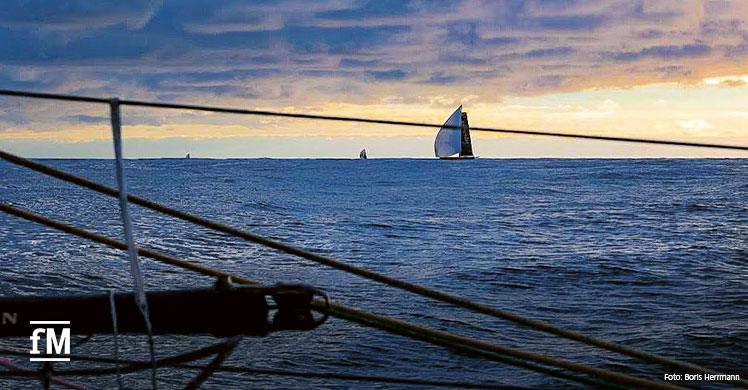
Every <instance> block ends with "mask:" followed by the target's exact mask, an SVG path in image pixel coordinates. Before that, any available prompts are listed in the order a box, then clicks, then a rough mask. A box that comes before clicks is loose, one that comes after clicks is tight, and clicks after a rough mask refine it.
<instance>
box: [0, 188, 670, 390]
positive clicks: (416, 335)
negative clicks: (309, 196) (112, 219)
mask: <svg viewBox="0 0 748 390" xmlns="http://www.w3.org/2000/svg"><path fill="white" fill-rule="evenodd" d="M0 211H2V212H5V213H7V214H10V215H14V216H16V217H19V218H22V219H25V220H28V221H32V222H36V223H39V224H42V225H45V226H47V227H51V228H54V229H57V230H60V231H63V232H66V233H69V234H72V235H76V236H78V237H81V238H85V239H88V240H91V241H95V242H98V243H101V244H104V245H107V246H110V247H113V248H116V249H120V250H127V244H125V243H123V242H121V241H117V240H114V239H112V238H109V237H106V236H102V235H99V234H97V233H93V232H90V231H87V230H84V229H81V228H77V227H75V226H72V225H68V224H65V223H62V222H59V221H55V220H52V219H49V218H47V217H44V216H41V215H39V214H35V213H32V212H30V211H26V210H21V209H19V208H16V207H14V206H11V205H9V204H5V203H0ZM138 253H139V254H140V255H141V256H146V257H150V258H152V259H154V260H157V261H161V262H164V263H167V264H171V265H176V266H179V267H183V268H185V269H192V270H200V271H198V272H200V273H202V274H203V275H207V276H213V277H231V279H232V280H233V281H235V282H237V283H239V284H249V285H256V284H257V282H255V281H253V280H251V279H246V278H244V277H241V276H238V275H233V274H230V273H226V272H224V271H219V270H215V269H213V268H210V267H205V266H201V265H198V264H194V263H191V262H188V261H184V260H181V259H178V258H176V257H173V256H170V255H167V254H164V253H161V252H158V251H154V250H150V249H145V248H139V249H138ZM312 306H313V307H314V308H315V309H316V310H318V311H323V310H324V312H325V313H327V314H329V315H331V316H335V317H337V318H340V319H345V320H348V321H353V322H356V323H359V324H361V325H365V326H368V327H374V328H377V329H380V330H384V331H387V332H389V333H393V334H398V335H401V336H406V337H409V338H413V339H418V340H421V341H425V342H428V343H430V344H434V345H439V346H443V347H448V348H451V349H454V350H457V351H461V352H466V353H469V354H477V355H479V356H481V357H483V358H485V359H489V360H493V361H498V362H501V363H508V364H513V363H512V361H511V360H508V359H506V358H505V356H509V357H512V358H514V359H520V360H525V361H530V362H533V363H536V364H540V365H546V366H551V367H556V368H560V369H563V370H569V371H573V372H577V373H581V374H586V375H589V376H590V377H591V379H593V380H602V381H603V383H605V382H613V383H614V384H619V385H624V386H636V387H639V388H647V389H680V388H682V387H679V386H675V385H672V384H669V383H664V382H658V381H651V380H648V379H642V378H637V377H633V376H630V375H627V374H622V373H618V372H615V371H610V370H607V369H602V368H597V367H592V366H588V365H585V364H581V363H575V362H572V361H569V360H566V359H560V358H554V357H548V356H545V355H541V354H537V353H532V352H525V351H522V350H517V349H514V348H509V347H505V346H501V345H498V344H494V343H490V342H487V341H483V340H478V339H474V338H470V337H465V336H460V335H456V334H453V333H449V332H444V331H438V330H434V329H431V328H427V327H424V326H420V325H415V324H412V323H408V322H406V321H402V320H397V319H394V318H391V317H386V316H380V315H376V314H373V313H368V312H365V311H362V310H358V309H355V308H351V307H347V306H344V305H341V304H336V303H330V304H329V305H328V304H321V303H319V302H313V303H312ZM543 373H546V374H549V375H552V374H551V373H548V372H543Z"/></svg>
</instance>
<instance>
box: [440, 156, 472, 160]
mask: <svg viewBox="0 0 748 390" xmlns="http://www.w3.org/2000/svg"><path fill="white" fill-rule="evenodd" d="M476 158H478V156H447V157H439V160H475V159H476Z"/></svg>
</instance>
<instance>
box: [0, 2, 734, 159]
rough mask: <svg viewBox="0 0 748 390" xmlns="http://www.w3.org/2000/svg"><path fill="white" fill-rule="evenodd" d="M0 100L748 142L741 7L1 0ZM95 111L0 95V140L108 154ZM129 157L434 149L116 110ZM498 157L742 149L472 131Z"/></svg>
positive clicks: (299, 127) (353, 135)
mask: <svg viewBox="0 0 748 390" xmlns="http://www.w3.org/2000/svg"><path fill="white" fill-rule="evenodd" d="M0 89H18V90H30V91H38V92H52V93H69V94H78V95H90V96H97V97H112V96H117V97H120V98H131V99H142V100H154V101H163V102H182V103H193V104H205V105H218V106H227V107H241V108H250V109H262V110H276V111H286V112H303V113H312V114H321V115H343V116H360V117H366V118H380V119H388V120H403V121H417V122H428V123H442V122H443V121H444V120H445V119H446V118H447V117H448V116H449V115H450V114H451V112H452V111H453V110H454V109H455V108H456V107H457V106H458V105H460V104H462V105H463V107H464V110H465V111H466V112H468V115H469V118H470V124H471V125H472V126H480V127H500V128H510V129H527V130H552V131H565V132H572V133H584V134H600V135H611V136H621V137H639V138H658V139H678V140H685V141H693V142H713V143H727V144H735V145H748V126H746V121H747V120H748V1H742V0H735V1H728V0H704V1H694V0H599V1H585V0H544V1H539V0H538V1H533V0H528V1H516V0H503V1H502V0H490V1H488V0H486V1H472V0H465V1H458V0H452V1H442V0H434V1H425V0H396V1H391V0H374V1H366V0H329V1H324V0H323V1H314V2H310V1H302V0H275V1H235V0H180V1H169V0H164V1H155V0H154V1H152V0H135V1H109V0H106V1H95V2H92V1H88V0H69V1H43V0H6V1H4V2H3V5H2V11H0ZM107 110H108V108H107V107H106V106H104V105H92V104H80V103H62V102H45V101H38V100H29V99H19V98H10V97H0V148H1V149H3V150H7V151H10V152H15V153H19V154H21V155H24V156H28V157H65V158H75V157H85V158H110V157H111V155H112V151H111V149H112V146H111V129H110V127H109V123H108V120H109V119H108V111H107ZM123 122H124V128H123V131H124V137H125V154H126V156H129V157H133V158H142V157H148V158H158V157H179V156H184V155H185V154H186V153H188V152H189V153H191V155H192V156H193V157H212V158H224V157H293V158H341V157H342V158H348V157H351V158H353V157H357V156H358V152H359V150H360V149H361V148H366V149H367V151H368V155H369V157H433V141H434V136H435V135H436V132H437V130H438V129H436V128H435V129H428V128H404V127H397V126H382V125H362V124H350V123H334V122H321V121H302V120H291V119H275V118H266V117H251V116H236V115H227V114H207V113H200V112H190V111H164V110H153V109H143V108H134V107H124V108H123ZM473 142H474V150H475V152H476V154H478V155H480V156H482V157H487V158H494V157H495V158H504V157H701V156H711V157H748V153H744V152H726V151H719V150H707V149H694V148H683V147H663V146H646V145H645V146H642V145H636V144H613V143H608V142H599V141H579V140H566V139H555V138H542V137H526V136H508V135H497V134H487V133H477V132H476V133H474V134H473Z"/></svg>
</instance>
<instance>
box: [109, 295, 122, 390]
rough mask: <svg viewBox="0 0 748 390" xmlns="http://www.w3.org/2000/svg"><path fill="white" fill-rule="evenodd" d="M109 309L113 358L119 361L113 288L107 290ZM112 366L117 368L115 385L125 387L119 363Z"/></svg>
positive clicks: (120, 388) (120, 387)
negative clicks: (112, 337) (112, 338)
mask: <svg viewBox="0 0 748 390" xmlns="http://www.w3.org/2000/svg"><path fill="white" fill-rule="evenodd" d="M109 309H110V310H111V314H112V331H113V336H114V360H117V361H119V337H118V334H117V333H118V332H117V307H116V303H115V302H114V290H109ZM114 368H115V369H116V370H117V372H116V375H117V386H118V387H119V390H123V389H124V388H125V383H124V382H123V380H122V372H121V371H120V369H119V363H115V366H114Z"/></svg>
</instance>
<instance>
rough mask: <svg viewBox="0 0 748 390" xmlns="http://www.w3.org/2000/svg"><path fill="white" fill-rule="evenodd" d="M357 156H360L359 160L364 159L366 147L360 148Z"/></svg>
mask: <svg viewBox="0 0 748 390" xmlns="http://www.w3.org/2000/svg"><path fill="white" fill-rule="evenodd" d="M358 158H360V159H361V160H366V158H367V157H366V148H364V149H361V153H359V154H358Z"/></svg>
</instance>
